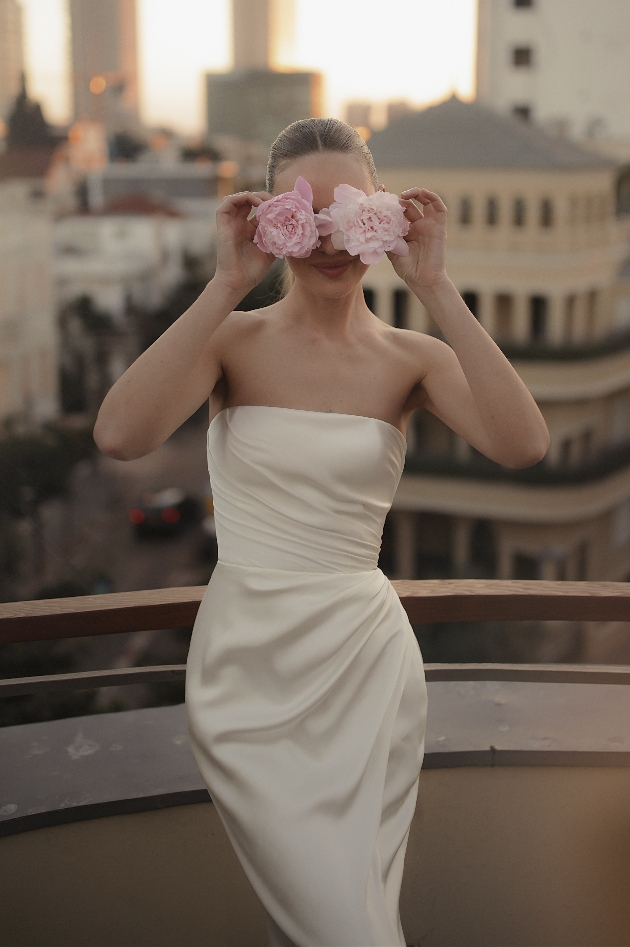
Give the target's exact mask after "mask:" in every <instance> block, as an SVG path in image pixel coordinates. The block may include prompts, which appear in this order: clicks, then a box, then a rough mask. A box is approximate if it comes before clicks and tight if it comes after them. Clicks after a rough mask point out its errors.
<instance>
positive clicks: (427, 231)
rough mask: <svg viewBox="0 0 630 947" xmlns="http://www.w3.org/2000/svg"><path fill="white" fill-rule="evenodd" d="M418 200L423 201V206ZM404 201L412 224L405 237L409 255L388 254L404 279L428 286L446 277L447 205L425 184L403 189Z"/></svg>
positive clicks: (420, 285) (419, 285) (407, 215)
mask: <svg viewBox="0 0 630 947" xmlns="http://www.w3.org/2000/svg"><path fill="white" fill-rule="evenodd" d="M414 201H417V203H418V204H421V205H422V210H420V209H419V208H418V207H417V205H416V203H414ZM400 203H401V204H402V205H403V207H404V208H405V217H406V218H407V220H408V221H409V223H410V225H411V226H410V227H409V233H408V234H407V236H406V237H405V240H406V242H407V246H408V247H409V255H408V256H398V254H396V253H388V254H387V256H388V257H389V259H390V261H391V263H392V266H393V267H394V269H395V270H396V273H397V274H398V276H400V278H401V279H403V280H404V281H405V282H406V283H408V284H410V285H411V284H413V287H414V288H416V289H421V288H426V289H428V288H429V287H431V286H435V285H436V283H440V282H441V281H442V280H444V279H446V217H447V211H446V205H445V204H444V203H443V201H442V200H441V199H440V198H439V197H438V195H437V194H435V193H434V192H433V191H427V189H426V188H424V187H411V188H409V189H408V190H406V191H403V192H402V194H401V195H400Z"/></svg>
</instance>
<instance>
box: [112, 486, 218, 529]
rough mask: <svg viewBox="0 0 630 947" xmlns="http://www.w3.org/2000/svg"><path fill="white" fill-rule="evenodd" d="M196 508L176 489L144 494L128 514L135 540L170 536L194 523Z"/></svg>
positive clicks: (191, 498)
mask: <svg viewBox="0 0 630 947" xmlns="http://www.w3.org/2000/svg"><path fill="white" fill-rule="evenodd" d="M200 512H201V510H200V504H199V502H198V501H197V500H196V499H195V498H194V497H191V496H188V495H187V494H186V493H185V492H184V491H183V490H181V489H180V488H179V487H168V488H167V489H165V490H156V491H155V492H152V493H144V494H143V495H142V497H141V499H140V502H139V503H138V504H137V506H134V507H133V508H132V509H131V510H129V521H130V523H132V524H133V526H134V527H135V530H136V534H137V535H138V536H148V535H159V536H171V535H176V534H177V533H179V532H180V531H181V530H182V528H183V527H184V526H186V525H188V524H190V523H193V522H196V521H197V520H198V519H199V516H200Z"/></svg>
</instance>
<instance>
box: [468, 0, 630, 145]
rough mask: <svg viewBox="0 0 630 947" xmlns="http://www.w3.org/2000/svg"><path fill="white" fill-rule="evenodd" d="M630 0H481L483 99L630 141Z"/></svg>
mask: <svg viewBox="0 0 630 947" xmlns="http://www.w3.org/2000/svg"><path fill="white" fill-rule="evenodd" d="M629 48H630V4H628V2H627V0H479V13H478V40H477V98H478V100H479V101H480V102H483V103H484V104H486V105H489V106H491V107H492V108H495V109H497V110H498V111H501V112H506V113H510V112H511V113H517V114H520V115H521V116H523V117H525V118H531V119H532V120H533V121H535V122H537V123H539V124H543V125H545V126H547V127H549V129H550V130H553V131H554V132H556V133H560V134H567V135H570V136H572V137H574V138H597V139H613V140H614V139H621V140H626V141H630V98H629V97H628V95H627V90H628V88H629V87H630V56H629V55H628V49H629Z"/></svg>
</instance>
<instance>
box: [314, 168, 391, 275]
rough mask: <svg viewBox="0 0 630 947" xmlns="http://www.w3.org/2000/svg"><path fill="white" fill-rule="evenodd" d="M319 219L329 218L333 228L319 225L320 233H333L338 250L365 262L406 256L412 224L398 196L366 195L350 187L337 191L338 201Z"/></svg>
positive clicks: (385, 194)
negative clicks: (388, 256) (326, 228)
mask: <svg viewBox="0 0 630 947" xmlns="http://www.w3.org/2000/svg"><path fill="white" fill-rule="evenodd" d="M318 217H327V218H328V220H329V221H330V229H328V230H324V229H323V226H322V225H321V224H320V226H319V228H318V229H319V232H320V234H324V233H331V232H332V242H333V246H334V247H335V249H336V250H346V251H347V252H348V253H350V254H351V255H352V256H357V254H358V255H359V258H360V260H361V262H362V263H378V262H379V260H382V258H383V256H384V254H385V253H389V252H393V253H397V254H398V255H399V256H407V254H408V253H409V247H408V246H407V244H406V243H405V241H404V240H403V237H405V236H406V235H407V234H408V233H409V221H408V220H407V218H406V217H405V214H404V210H403V208H402V206H401V205H400V202H399V200H398V198H397V197H396V195H395V194H390V193H389V192H388V191H376V193H375V194H369V195H367V194H365V193H364V192H363V191H360V190H359V189H358V188H356V187H351V186H350V185H349V184H340V185H339V187H336V188H335V200H334V203H333V204H331V205H330V207H329V208H327V210H324V211H322V213H321V214H319V215H318Z"/></svg>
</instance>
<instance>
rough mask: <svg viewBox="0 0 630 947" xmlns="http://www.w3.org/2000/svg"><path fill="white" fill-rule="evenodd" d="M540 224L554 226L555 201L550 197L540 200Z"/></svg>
mask: <svg viewBox="0 0 630 947" xmlns="http://www.w3.org/2000/svg"><path fill="white" fill-rule="evenodd" d="M540 226H541V227H553V202H552V201H551V200H550V199H549V198H548V197H543V199H542V201H541V202H540Z"/></svg>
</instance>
